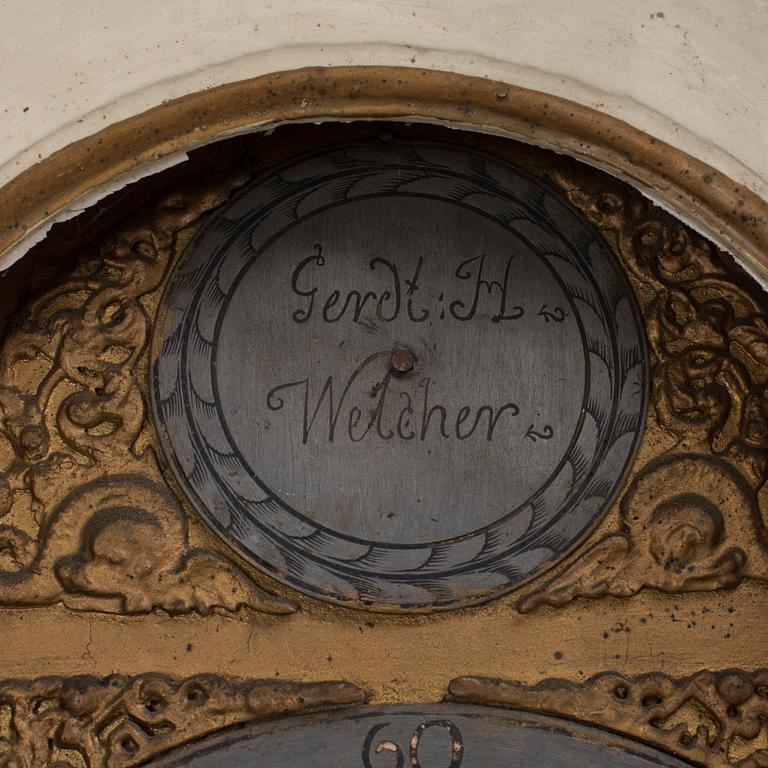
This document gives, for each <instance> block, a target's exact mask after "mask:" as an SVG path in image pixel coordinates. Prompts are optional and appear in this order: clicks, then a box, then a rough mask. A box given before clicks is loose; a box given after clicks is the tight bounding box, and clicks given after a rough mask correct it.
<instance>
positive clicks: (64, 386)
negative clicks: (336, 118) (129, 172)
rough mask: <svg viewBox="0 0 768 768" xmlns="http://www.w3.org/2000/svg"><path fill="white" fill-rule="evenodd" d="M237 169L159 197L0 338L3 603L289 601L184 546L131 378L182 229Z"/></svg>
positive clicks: (181, 521) (146, 607) (134, 606)
mask: <svg viewBox="0 0 768 768" xmlns="http://www.w3.org/2000/svg"><path fill="white" fill-rule="evenodd" d="M241 182H242V179H238V178H228V179H224V180H221V181H218V182H214V183H210V184H202V185H198V186H197V187H196V189H195V191H193V192H187V191H182V192H178V193H176V194H173V195H171V196H170V197H168V198H166V199H164V200H162V201H161V202H160V203H159V204H158V205H157V206H155V207H154V208H153V209H152V210H151V212H150V213H149V214H145V215H144V217H143V218H141V219H138V220H137V222H136V223H135V224H129V225H127V226H126V227H124V228H122V229H121V230H120V231H118V232H117V234H116V235H115V236H114V237H113V239H111V240H109V241H108V242H106V243H105V244H104V245H103V246H102V247H101V249H100V252H99V253H98V254H95V255H94V256H87V257H85V258H83V259H82V260H81V262H80V264H79V266H78V267H77V268H76V269H75V271H74V272H73V273H72V274H70V275H69V276H68V277H67V278H65V279H64V280H63V281H62V282H61V283H60V284H59V285H57V286H56V287H55V288H53V289H51V290H49V291H47V292H45V293H43V294H42V295H39V296H37V297H35V298H33V300H32V301H31V302H30V303H29V304H28V305H27V307H26V309H25V312H24V314H23V317H22V319H21V321H20V322H19V323H18V324H17V325H16V326H15V327H13V328H12V330H11V331H10V333H9V334H8V335H7V336H6V338H5V341H4V343H3V345H2V351H1V352H0V409H1V410H2V418H0V434H2V437H3V438H4V440H3V441H2V442H3V445H2V446H0V449H2V457H3V459H4V461H3V464H4V467H3V471H2V473H0V515H2V516H3V517H4V518H5V522H6V523H7V524H5V525H2V526H1V527H0V543H2V551H3V555H4V560H3V562H2V572H1V573H0V604H2V605H45V604H50V603H55V602H58V601H62V602H63V603H65V604H66V605H67V606H68V607H71V608H77V609H86V610H105V611H117V612H127V613H142V612H147V611H150V610H152V609H153V608H163V609H165V610H166V611H169V612H173V613H186V612H190V611H198V612H200V613H207V612H209V611H210V610H211V609H213V608H216V607H220V608H224V609H229V610H234V609H236V608H238V607H240V606H248V607H250V608H253V609H255V610H259V611H265V612H268V613H275V614H283V613H290V612H291V611H292V610H293V607H292V606H291V605H290V604H289V603H287V602H285V601H283V600H281V599H278V598H275V597H272V596H270V595H267V594H266V593H264V592H263V591H261V590H259V589H258V588H257V587H256V586H255V585H254V584H253V583H252V582H251V581H250V580H249V579H248V578H247V577H246V576H245V575H244V574H243V573H242V572H241V571H240V570H239V569H238V568H237V567H235V565H233V563H231V562H230V561H229V560H227V559H225V558H224V557H222V556H220V555H218V554H215V553H213V552H209V551H201V550H193V551H189V550H188V549H187V525H186V520H185V518H184V515H183V514H182V511H181V509H180V507H179V504H178V502H177V500H176V498H175V497H174V496H173V494H172V493H171V492H170V491H169V490H168V489H167V486H166V483H165V481H164V480H163V478H162V475H161V473H160V470H159V468H158V465H157V461H156V456H155V453H154V451H153V449H152V448H151V438H148V436H147V430H146V427H147V409H146V405H145V393H144V390H145V385H144V383H143V381H142V380H141V376H142V370H143V369H142V365H143V360H144V356H145V353H146V347H147V340H148V335H149V330H150V327H151V320H150V316H149V314H148V311H147V309H146V307H145V305H144V301H145V299H146V297H147V295H148V294H150V293H151V292H152V291H155V290H156V289H157V288H158V286H159V285H160V282H161V280H162V278H163V275H164V273H165V270H166V267H167V265H168V263H169V260H170V259H171V256H172V254H173V253H174V250H175V248H176V242H177V238H178V235H179V233H180V232H181V231H183V230H184V229H185V228H187V227H189V226H191V225H192V224H194V222H195V221H197V220H198V218H199V217H200V216H201V215H202V214H203V213H204V212H205V211H208V210H210V209H212V208H214V207H216V206H218V205H220V204H221V203H222V202H223V201H224V200H225V199H226V198H227V195H228V193H229V192H230V190H231V189H232V188H233V187H234V186H236V185H237V184H238V183H241Z"/></svg>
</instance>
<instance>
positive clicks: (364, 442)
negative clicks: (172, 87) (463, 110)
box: [152, 144, 647, 610]
mask: <svg viewBox="0 0 768 768" xmlns="http://www.w3.org/2000/svg"><path fill="white" fill-rule="evenodd" d="M156 329H157V330H156V338H155V344H154V352H153V355H154V357H153V365H152V397H153V404H154V410H155V416H156V418H157V421H158V424H159V427H160V434H161V439H162V442H163V445H164V448H165V450H166V452H167V456H168V460H169V463H170V465H171V467H172V468H173V470H174V472H175V473H176V475H177V477H178V479H179V481H180V483H181V485H182V487H183V488H184V489H185V490H186V491H187V493H188V494H189V496H190V498H191V499H192V501H193V503H194V504H195V506H196V507H197V509H198V510H199V512H200V513H201V515H202V516H203V518H204V519H205V520H206V521H207V522H209V523H210V524H211V525H212V526H213V527H214V528H215V529H216V530H217V531H218V532H220V533H221V534H222V535H223V536H224V537H225V538H226V539H227V541H229V542H230V543H231V544H232V545H233V546H235V547H236V548H237V549H239V550H240V551H241V552H242V553H243V554H245V555H246V556H248V557H250V558H251V559H252V560H253V561H254V562H255V563H256V564H257V565H259V566H260V567H261V568H264V569H265V570H267V571H268V572H269V573H270V574H271V575H273V576H274V577H276V578H278V579H280V580H281V581H283V582H285V583H287V584H290V585H291V586H293V587H296V588H297V589H300V590H302V591H304V592H306V593H308V594H311V595H313V596H316V597H320V598H323V599H327V600H333V601H337V602H342V603H345V604H349V605H355V606H365V607H370V608H373V609H381V610H387V609H389V610H392V609H401V610H402V609H416V610H425V609H433V608H448V607H456V606H460V605H467V604H471V603H476V602H481V601H484V600H488V599H490V598H491V597H494V596H496V595H499V594H502V593H504V592H507V591H509V590H511V589H513V588H515V587H517V586H519V585H520V584H521V583H523V582H524V581H526V580H528V579H530V578H531V577H532V576H534V575H536V574H537V573H539V572H540V571H541V570H542V569H544V568H546V567H548V566H551V565H552V564H553V563H554V562H556V561H557V560H559V559H560V558H562V557H563V556H564V555H565V554H567V553H568V552H569V551H570V550H572V549H573V547H574V546H576V545H577V544H578V543H579V542H580V541H581V540H582V539H583V538H584V537H585V536H586V535H587V534H588V533H589V531H590V530H591V529H592V528H593V527H594V526H595V524H596V523H597V521H598V520H599V519H600V518H601V516H602V515H603V514H604V513H605V511H606V510H607V508H608V506H609V505H610V503H611V501H612V499H613V497H614V495H615V493H616V491H617V489H618V488H619V487H620V484H621V482H622V479H623V476H624V473H625V471H626V469H627V467H628V465H629V463H630V461H631V458H632V456H633V454H634V451H635V447H636V445H637V442H638V439H639V436H640V432H641V430H642V425H643V422H644V412H645V405H646V390H647V362H646V352H645V341H644V333H643V326H642V322H641V318H640V315H639V312H638V309H637V306H636V303H635V301H634V297H633V295H632V291H631V288H630V287H629V285H628V283H627V280H626V278H625V277H624V275H623V274H622V272H621V269H620V268H619V267H618V265H617V264H616V263H615V262H614V259H613V257H612V254H611V253H610V251H609V250H608V248H607V246H606V245H605V243H604V242H603V241H602V240H601V239H600V237H599V236H598V235H596V234H595V233H594V232H593V231H592V230H591V229H590V228H589V227H588V226H587V225H586V224H585V223H584V222H583V220H581V219H580V218H579V217H578V215H577V214H576V212H574V211H572V210H571V209H569V207H568V206H567V205H566V203H565V202H564V201H563V200H562V199H561V197H559V196H558V195H557V193H556V192H554V191H553V190H551V189H549V188H548V187H547V186H546V185H545V184H544V183H543V182H541V181H540V180H538V179H536V178H533V177H530V176H528V175H527V174H524V173H521V172H520V171H518V170H516V169H513V168H511V167H507V166H505V165H502V164H500V163H498V162H497V161H495V160H492V159H491V158H488V157H485V156H483V155H479V154H477V153H474V152H469V151H466V150H460V149H456V148H451V147H446V146H439V145H433V144H418V145H408V146H399V145H398V146H382V145H361V146H351V147H345V148H342V149H334V150H331V151H327V152H325V153H323V154H320V155H317V156H314V157H312V158H309V159H302V160H300V161H297V162H295V163H294V164H292V165H290V166H287V167H284V168H282V169H280V170H278V171H275V172H273V173H271V174H269V175H267V176H265V177H263V178H261V179H259V180H257V181H256V182H254V183H253V184H252V185H250V186H249V187H248V188H247V189H245V190H243V191H242V192H241V193H240V194H239V195H238V196H237V197H236V198H235V199H233V200H232V201H231V202H230V203H229V204H228V205H227V206H225V207H224V208H223V209H222V210H220V211H218V212H217V213H216V214H215V215H214V216H213V217H212V218H211V219H210V220H209V221H208V223H207V224H206V225H205V226H204V227H203V229H202V230H201V231H200V232H199V234H198V235H197V236H196V238H195V239H194V240H193V242H192V243H191V244H190V246H189V247H188V248H187V250H186V252H185V254H184V255H183V257H182V259H181V260H180V263H179V264H178V265H177V266H176V267H175V271H174V274H173V275H172V277H171V280H170V283H169V286H168V289H167V291H166V294H165V296H164V298H163V302H162V306H161V309H160V316H159V317H158V320H157V324H156Z"/></svg>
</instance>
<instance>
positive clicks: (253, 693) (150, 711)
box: [0, 673, 365, 768]
mask: <svg viewBox="0 0 768 768" xmlns="http://www.w3.org/2000/svg"><path fill="white" fill-rule="evenodd" d="M364 701H365V694H364V693H363V691H361V690H360V689H359V688H358V687H357V686H355V685H353V684H351V683H346V682H342V681H329V682H318V683H298V682H283V681H278V680H252V681H247V682H236V681H233V680H229V679H227V678H225V677H221V676H219V675H210V674H208V675H206V674H203V675H195V676H194V677H189V678H186V679H183V680H175V679H173V678H170V677H167V676H166V675H161V674H152V673H149V674H142V675H136V676H133V677H122V676H120V675H112V676H110V677H106V678H97V677H93V676H90V675H83V676H79V677H69V678H67V677H58V676H57V677H41V678H38V679H36V680H4V681H2V682H0V712H3V713H4V715H5V716H4V718H3V725H4V727H0V766H3V768H6V767H7V768H40V767H42V766H51V768H73V766H77V767H78V768H81V766H83V765H84V766H85V767H86V768H129V766H135V765H141V764H143V763H145V762H146V761H147V760H149V759H151V758H153V757H155V756H157V755H160V754H162V753H163V752H166V751H168V750H169V749H172V748H173V747H177V746H179V745H181V744H185V743H188V742H190V741H193V740H194V739H198V738H200V737H202V736H206V735H208V734H211V733H213V732H215V731H218V730H220V729H222V728H227V727H230V726H233V725H237V724H239V723H244V722H251V721H256V720H263V719H266V718H272V717H280V716H284V715H289V714H294V713H298V712H307V711H313V710H317V709H320V708H333V707H340V706H344V705H347V704H359V703H361V702H364Z"/></svg>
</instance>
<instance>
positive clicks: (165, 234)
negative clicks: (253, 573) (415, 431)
mask: <svg viewBox="0 0 768 768" xmlns="http://www.w3.org/2000/svg"><path fill="white" fill-rule="evenodd" d="M243 181H245V178H238V179H234V178H230V179H226V180H223V181H220V182H215V183H213V184H209V185H207V186H202V187H201V186H200V185H198V187H197V189H196V190H195V191H192V192H188V191H182V192H180V193H176V194H173V195H171V196H169V197H168V198H167V199H166V200H164V201H163V202H162V203H161V204H160V205H158V206H156V207H155V208H153V209H152V210H151V212H150V213H149V214H145V215H144V216H143V218H142V217H140V218H138V219H137V220H136V222H135V223H133V224H129V225H128V226H126V227H125V228H123V229H122V230H120V231H119V232H117V233H116V235H115V236H114V237H113V238H111V239H110V240H108V241H107V242H105V243H104V244H103V245H102V247H101V249H100V250H99V252H98V253H97V254H94V255H93V256H91V257H86V258H83V259H82V260H81V262H80V264H79V266H78V267H77V268H76V269H75V271H74V272H72V273H71V274H70V275H69V276H68V277H67V278H66V279H65V280H64V281H63V282H62V283H61V284H60V285H58V286H56V287H55V288H53V289H51V290H49V291H47V292H44V293H42V294H40V295H38V296H37V297H35V298H34V299H33V300H32V301H31V302H30V303H29V304H28V305H27V307H26V311H25V314H24V317H23V318H22V320H21V321H20V322H19V323H17V324H16V325H15V326H14V327H13V328H12V329H11V330H10V332H9V333H8V334H7V335H6V338H5V341H4V343H3V346H2V352H1V354H0V412H1V414H2V418H0V434H2V436H3V437H4V438H5V441H6V445H5V451H4V452H3V456H4V466H3V472H2V475H0V514H2V516H4V517H5V518H6V521H7V524H5V525H2V526H0V545H1V549H2V556H3V559H2V566H3V571H2V572H0V604H3V605H45V604H51V603H55V602H63V603H64V604H66V605H67V606H68V607H71V608H75V609H83V610H105V611H115V612H125V613H140V612H147V611H151V610H153V609H154V608H162V609H164V610H166V611H168V612H171V613H183V612H190V611H198V612H201V613H206V612H209V611H210V610H212V609H213V608H223V609H226V610H235V609H237V608H238V607H241V606H248V607H250V608H253V609H255V610H260V611H264V612H267V613H275V614H284V613H290V612H291V611H292V610H294V609H293V606H292V605H290V604H289V603H288V602H286V601H285V600H282V599H280V598H277V597H274V596H271V595H268V594H266V593H265V592H263V591H262V590H260V589H259V588H258V587H257V586H256V585H255V584H253V583H252V582H251V580H250V579H249V578H248V577H247V576H246V575H245V574H244V573H243V572H242V571H240V569H239V568H237V567H236V566H235V565H234V564H233V563H232V562H231V561H229V560H228V559H226V558H224V557H223V556H221V555H219V554H217V553H214V552H210V551H189V550H188V549H187V531H186V520H185V518H184V514H183V512H182V511H181V508H180V506H179V504H178V502H177V500H176V499H175V497H174V496H173V494H172V493H171V492H170V491H169V490H168V487H167V485H166V482H165V480H164V478H163V476H162V474H161V472H160V469H159V466H158V463H157V458H156V453H155V448H154V443H155V438H154V435H153V434H152V433H151V427H150V425H148V424H147V406H146V387H147V383H146V381H145V380H144V377H145V370H144V367H143V366H144V365H145V360H146V349H147V343H148V337H149V333H150V329H151V325H152V317H151V312H150V311H149V309H148V302H146V297H147V296H148V295H149V294H152V293H153V292H155V291H156V290H157V289H158V288H159V287H160V286H161V284H162V282H163V278H164V275H165V274H166V271H167V268H168V265H169V263H170V262H171V261H172V260H173V258H174V256H175V254H176V251H177V240H178V237H179V234H180V233H181V232H183V231H184V230H186V229H188V228H191V227H192V226H193V225H195V223H196V222H197V221H198V220H199V219H200V217H201V216H202V215H203V214H204V213H205V212H207V211H209V210H211V209H213V208H215V207H217V206H218V205H220V204H221V203H222V202H224V201H225V200H226V198H227V196H228V194H229V192H230V191H231V189H232V188H234V187H235V186H237V185H238V184H240V183H242V182H243ZM556 181H557V182H558V183H559V184H560V186H561V187H563V188H564V189H565V192H566V194H567V196H568V199H569V200H570V202H571V203H572V204H573V205H575V206H576V207H577V208H579V209H581V210H582V211H583V213H584V214H585V215H586V217H587V218H588V219H589V220H590V221H591V223H592V224H593V225H594V226H596V227H597V228H598V229H599V230H600V231H601V232H602V233H603V234H604V236H605V237H606V238H607V239H608V240H609V242H612V243H613V244H614V245H615V248H616V250H617V252H618V254H619V256H620V257H621V259H622V261H623V264H624V266H625V268H626V270H627V272H628V274H629V276H630V279H631V280H632V282H633V284H634V287H635V289H636V291H637V293H638V297H639V299H640V301H641V304H642V308H643V313H644V317H645V320H646V326H647V334H648V342H649V346H650V349H651V354H652V357H653V363H654V370H653V382H652V405H653V409H654V413H655V418H656V421H657V423H658V424H659V426H660V427H661V428H662V429H663V430H665V432H666V433H667V434H668V435H670V436H671V437H672V438H673V439H674V441H675V444H674V447H672V448H670V449H668V450H666V451H665V452H664V453H663V454H662V455H660V456H656V457H655V458H653V459H652V460H651V461H649V462H648V463H647V464H646V465H645V466H643V467H642V468H641V469H640V470H639V472H637V474H636V475H635V476H634V478H633V480H632V481H631V482H630V484H629V486H628V488H627V489H626V491H625V493H624V495H623V498H622V499H621V502H620V509H621V516H622V528H621V529H620V530H618V531H616V532H614V533H610V534H608V535H606V536H604V537H603V538H602V539H601V540H599V541H598V542H597V543H595V544H593V545H592V546H591V548H589V549H588V550H587V551H586V552H584V553H583V554H581V555H580V556H579V557H577V559H575V560H574V561H572V562H571V563H569V564H568V565H567V566H566V568H565V569H564V570H563V571H562V572H560V573H558V574H557V575H556V576H554V577H553V578H551V579H550V580H549V581H547V582H546V583H544V584H543V586H541V587H539V588H537V589H536V591H534V592H532V593H531V594H528V595H526V596H524V597H523V598H522V600H521V601H520V603H519V608H520V610H521V611H523V612H526V611H530V610H533V609H534V608H536V607H537V606H539V605H543V604H549V605H553V606H557V605H563V604H565V603H567V602H570V601H571V600H573V599H574V598H576V597H579V596H585V597H598V596H602V595H608V594H610V595H613V596H617V597H627V596H630V595H632V594H635V593H636V592H638V591H639V590H640V589H642V588H643V587H651V588H655V589H658V590H661V591H665V592H681V591H693V590H711V589H719V588H724V587H732V586H735V585H736V584H738V583H739V582H740V581H741V580H742V579H743V578H746V577H752V578H756V579H761V580H768V536H767V535H766V530H765V524H764V521H763V516H762V513H761V510H760V506H759V504H758V493H759V492H760V490H761V488H762V486H763V485H764V483H765V479H766V471H767V466H768V464H767V461H766V459H767V457H768V453H766V451H767V450H768V400H767V399H766V379H767V378H768V320H766V317H765V314H764V309H763V306H762V302H761V299H760V298H759V297H758V296H757V295H756V291H755V290H754V288H750V287H747V281H745V280H743V279H742V278H741V277H740V276H739V275H737V274H736V271H735V270H734V269H733V268H732V267H731V266H730V265H729V264H728V263H727V261H726V259H725V258H724V257H723V256H722V255H721V254H719V253H718V252H717V250H716V249H715V248H714V247H713V246H711V245H710V244H709V243H708V242H706V241H705V240H703V239H702V238H699V237H697V236H695V235H693V234H692V233H691V232H690V231H689V230H688V229H687V228H686V227H684V226H683V225H681V224H680V223H678V222H677V221H676V220H675V219H673V218H672V217H671V216H668V215H666V214H664V213H662V212H660V211H658V209H656V208H654V207H653V206H651V205H650V204H649V203H647V202H645V201H644V200H642V199H641V198H639V197H638V196H637V195H636V194H634V193H631V192H624V191H621V190H619V189H618V188H617V189H613V188H609V187H607V186H606V182H602V181H601V182H600V186H599V188H596V187H595V186H594V183H593V182H588V181H584V180H582V179H581V178H580V177H578V176H577V175H574V174H571V175H569V176H568V178H566V177H565V176H558V177H557V178H556Z"/></svg>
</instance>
